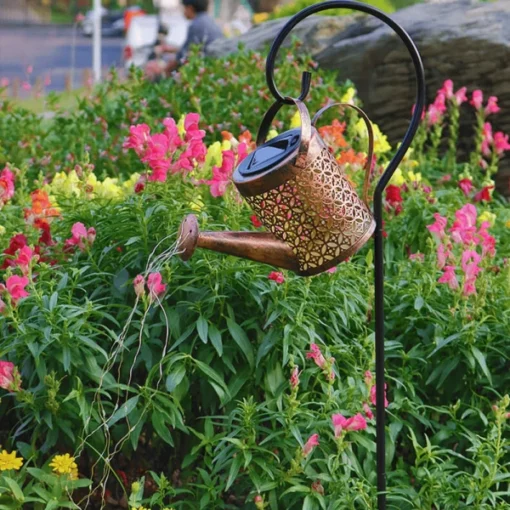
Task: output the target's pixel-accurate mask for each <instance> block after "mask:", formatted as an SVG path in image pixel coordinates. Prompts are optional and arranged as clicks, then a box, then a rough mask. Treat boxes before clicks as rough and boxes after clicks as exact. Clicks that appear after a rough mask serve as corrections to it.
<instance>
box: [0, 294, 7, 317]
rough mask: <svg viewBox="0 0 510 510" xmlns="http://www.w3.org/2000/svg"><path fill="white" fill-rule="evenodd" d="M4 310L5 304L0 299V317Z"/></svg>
mask: <svg viewBox="0 0 510 510" xmlns="http://www.w3.org/2000/svg"><path fill="white" fill-rule="evenodd" d="M6 308H7V305H6V304H5V301H4V300H3V299H2V298H1V297H0V315H1V314H3V313H4V312H5V309H6Z"/></svg>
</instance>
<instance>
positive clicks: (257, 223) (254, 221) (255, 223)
mask: <svg viewBox="0 0 510 510" xmlns="http://www.w3.org/2000/svg"><path fill="white" fill-rule="evenodd" d="M250 220H251V223H252V225H253V226H254V227H255V228H260V227H261V226H262V222H261V221H260V220H259V219H258V218H257V216H256V215H255V214H253V215H252V216H250Z"/></svg>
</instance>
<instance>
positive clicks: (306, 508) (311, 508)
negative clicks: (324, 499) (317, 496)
mask: <svg viewBox="0 0 510 510" xmlns="http://www.w3.org/2000/svg"><path fill="white" fill-rule="evenodd" d="M316 508H317V505H316V503H315V500H314V499H313V498H312V496H306V498H305V500H304V501H303V510H315V509H316Z"/></svg>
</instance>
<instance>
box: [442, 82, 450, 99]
mask: <svg viewBox="0 0 510 510" xmlns="http://www.w3.org/2000/svg"><path fill="white" fill-rule="evenodd" d="M439 92H440V93H442V94H444V96H446V99H451V98H452V97H453V81H452V80H446V81H445V82H444V83H443V88H442V89H440V90H439Z"/></svg>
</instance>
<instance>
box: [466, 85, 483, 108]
mask: <svg viewBox="0 0 510 510" xmlns="http://www.w3.org/2000/svg"><path fill="white" fill-rule="evenodd" d="M469 104H471V105H472V106H474V107H475V108H476V109H477V110H481V109H482V105H483V92H482V91H481V90H475V91H474V92H473V95H472V96H471V101H470V102H469Z"/></svg>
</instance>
